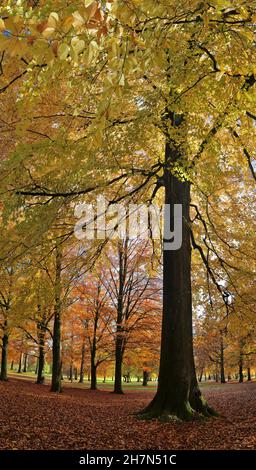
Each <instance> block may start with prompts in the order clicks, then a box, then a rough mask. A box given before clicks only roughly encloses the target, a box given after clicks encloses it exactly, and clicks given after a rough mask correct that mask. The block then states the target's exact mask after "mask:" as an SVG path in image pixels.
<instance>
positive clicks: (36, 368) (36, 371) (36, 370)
mask: <svg viewBox="0 0 256 470" xmlns="http://www.w3.org/2000/svg"><path fill="white" fill-rule="evenodd" d="M37 373H38V357H37V358H36V367H35V375H37Z"/></svg>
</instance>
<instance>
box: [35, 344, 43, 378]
mask: <svg viewBox="0 0 256 470" xmlns="http://www.w3.org/2000/svg"><path fill="white" fill-rule="evenodd" d="M36 383H37V384H43V383H44V340H41V342H40V343H39V356H38V367H37V379H36Z"/></svg>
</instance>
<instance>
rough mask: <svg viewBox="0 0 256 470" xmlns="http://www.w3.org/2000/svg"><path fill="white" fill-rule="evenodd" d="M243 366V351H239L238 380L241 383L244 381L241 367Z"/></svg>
mask: <svg viewBox="0 0 256 470" xmlns="http://www.w3.org/2000/svg"><path fill="white" fill-rule="evenodd" d="M243 366H244V361H243V353H242V352H240V356H239V382H240V383H242V382H243V381H244V374H243V368H244V367H243Z"/></svg>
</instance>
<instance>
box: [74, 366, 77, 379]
mask: <svg viewBox="0 0 256 470" xmlns="http://www.w3.org/2000/svg"><path fill="white" fill-rule="evenodd" d="M74 377H75V380H77V367H75V369H74Z"/></svg>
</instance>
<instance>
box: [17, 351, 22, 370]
mask: <svg viewBox="0 0 256 470" xmlns="http://www.w3.org/2000/svg"><path fill="white" fill-rule="evenodd" d="M22 357H23V354H22V352H21V353H20V358H19V368H18V374H21V372H22Z"/></svg>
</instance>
